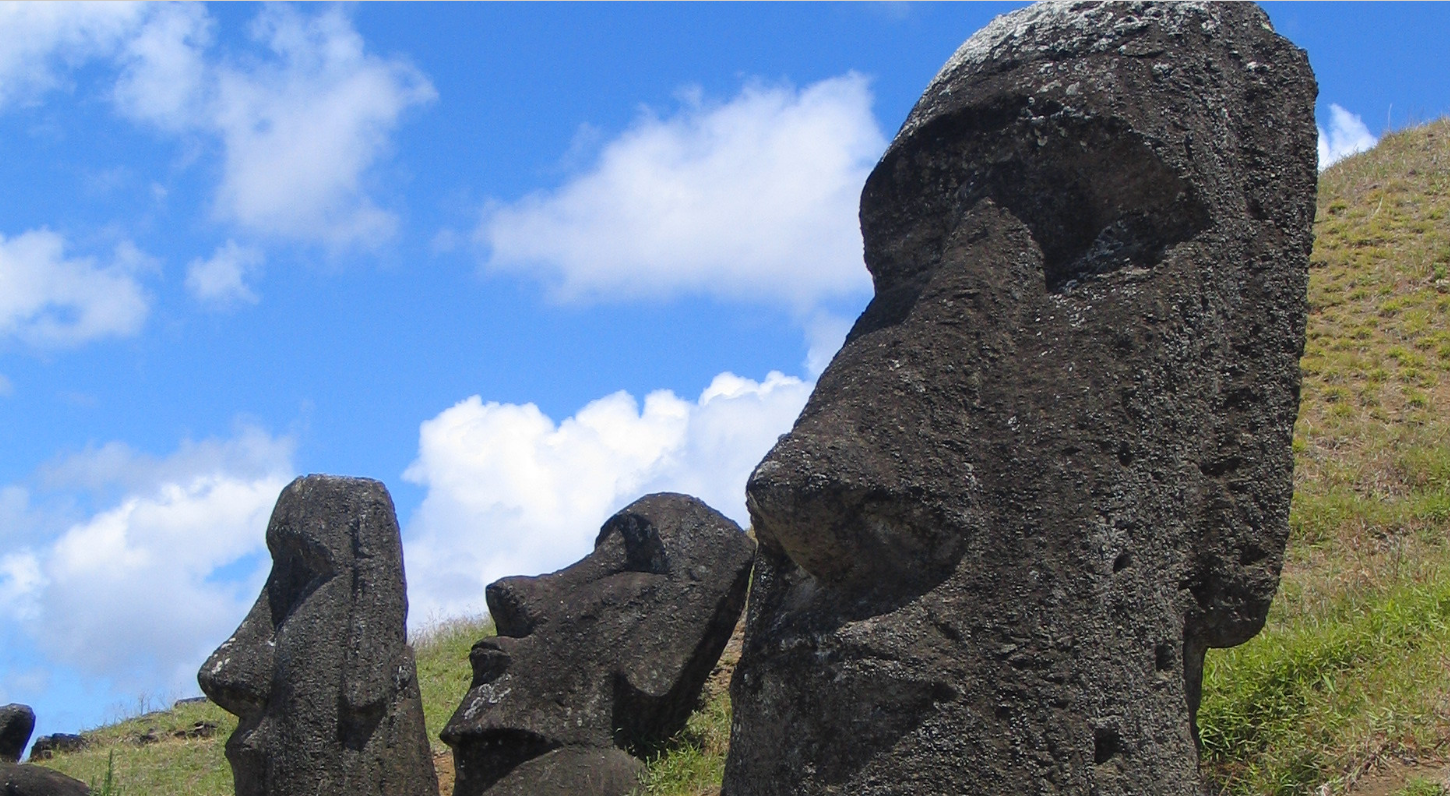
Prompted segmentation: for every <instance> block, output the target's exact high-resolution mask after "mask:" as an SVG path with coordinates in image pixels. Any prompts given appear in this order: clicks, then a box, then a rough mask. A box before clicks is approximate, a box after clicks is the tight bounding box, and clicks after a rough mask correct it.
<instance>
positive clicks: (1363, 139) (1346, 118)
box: [1317, 103, 1379, 171]
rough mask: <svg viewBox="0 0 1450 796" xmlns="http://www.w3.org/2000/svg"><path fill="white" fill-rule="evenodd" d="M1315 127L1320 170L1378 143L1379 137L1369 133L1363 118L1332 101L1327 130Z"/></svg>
mask: <svg viewBox="0 0 1450 796" xmlns="http://www.w3.org/2000/svg"><path fill="white" fill-rule="evenodd" d="M1317 129H1318V131H1319V170H1320V171H1324V170H1325V169H1327V168H1329V167H1330V166H1332V165H1334V163H1335V162H1337V161H1340V160H1343V159H1344V158H1347V157H1349V156H1350V155H1354V154H1358V153H1360V152H1364V151H1366V150H1368V149H1370V148H1371V147H1373V146H1374V145H1375V144H1377V143H1379V139H1377V138H1375V137H1374V136H1373V135H1372V134H1370V131H1369V128H1368V127H1366V126H1365V125H1364V120H1363V119H1361V118H1360V117H1359V116H1358V115H1356V114H1353V113H1350V112H1349V111H1347V110H1345V109H1344V108H1341V107H1340V106H1338V105H1335V104H1333V103H1330V105H1329V130H1328V131H1326V130H1325V129H1324V128H1323V127H1318V128H1317Z"/></svg>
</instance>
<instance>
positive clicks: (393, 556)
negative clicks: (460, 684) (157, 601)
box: [197, 475, 438, 796]
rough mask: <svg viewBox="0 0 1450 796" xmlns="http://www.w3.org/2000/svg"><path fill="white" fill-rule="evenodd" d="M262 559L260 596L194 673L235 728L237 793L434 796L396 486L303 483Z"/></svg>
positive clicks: (291, 488) (324, 480)
mask: <svg viewBox="0 0 1450 796" xmlns="http://www.w3.org/2000/svg"><path fill="white" fill-rule="evenodd" d="M267 549H268V550H269V551H271V554H272V572H271V574H270V575H269V576H268V578H267V584H266V586H265V587H263V589H262V594H261V596H260V597H258V598H257V602H256V604H255V605H254V606H253V607H252V610H251V612H250V613H248V614H247V616H246V618H245V619H243V620H242V624H241V626H240V627H238V628H237V631H236V632H235V633H233V634H232V636H231V638H229V639H227V640H226V641H225V642H223V643H222V645H221V647H219V648H218V649H217V650H216V652H214V653H212V656H211V658H209V659H208V660H207V662H206V663H205V664H204V665H203V666H202V668H201V672H200V673H199V674H198V676H197V680H198V681H199V682H200V684H201V690H202V691H203V692H204V693H205V694H206V695H207V696H208V697H209V698H210V699H211V700H212V701H213V702H215V703H217V704H218V705H220V706H222V707H223V708H225V709H226V710H227V711H229V712H231V713H233V714H235V715H236V716H237V717H238V718H239V719H240V722H239V723H238V726H237V730H236V732H234V733H233V734H232V736H231V737H230V738H229V739H227V744H226V754H227V760H228V761H229V762H230V763H231V766H232V775H233V779H234V781H235V784H236V793H237V796H437V794H438V778H437V774H436V772H435V771H434V769H433V758H432V755H431V753H430V750H429V745H428V736H427V731H426V729H425V727H424V724H423V705H422V701H421V699H420V697H419V693H418V677H417V672H416V670H415V666H414V662H413V651H412V648H410V647H409V646H408V644H407V638H406V621H407V615H408V600H407V587H406V584H405V581H404V577H403V548H402V542H401V539H400V536H399V532H398V521H397V517H396V514H395V512H394V509H393V502H392V499H391V498H390V497H389V496H388V491H387V489H386V488H384V487H383V485H382V484H381V483H379V482H377V481H372V480H368V479H361V478H339V477H334V476H325V475H309V476H306V477H303V478H298V479H297V480H295V481H293V482H292V483H291V484H289V485H288V486H287V487H286V488H285V489H283V490H282V495H281V497H279V498H278V500H277V506H276V508H275V509H274V510H273V512H272V518H271V521H270V522H269V523H268V525H267Z"/></svg>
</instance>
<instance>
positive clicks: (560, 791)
mask: <svg viewBox="0 0 1450 796" xmlns="http://www.w3.org/2000/svg"><path fill="white" fill-rule="evenodd" d="M643 772H644V763H642V762H640V760H639V759H638V758H636V757H633V756H632V755H630V754H628V753H626V752H622V751H620V750H619V749H615V748H614V747H608V748H603V749H600V748H595V747H592V746H562V747H560V748H558V749H555V750H554V751H552V752H546V753H544V754H542V755H540V756H538V757H535V758H533V759H531V760H527V761H525V762H523V763H521V764H519V765H518V766H517V767H515V768H514V769H513V770H512V771H510V772H509V773H507V774H505V775H504V777H503V778H502V779H500V780H499V781H498V782H495V783H494V784H493V787H491V788H489V789H488V796H620V794H627V793H632V792H634V790H635V789H636V788H638V787H639V776H640V774H642V773H643Z"/></svg>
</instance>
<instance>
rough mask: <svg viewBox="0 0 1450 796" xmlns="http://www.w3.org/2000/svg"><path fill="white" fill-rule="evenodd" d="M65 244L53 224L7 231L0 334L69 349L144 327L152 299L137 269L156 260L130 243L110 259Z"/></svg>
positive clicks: (0, 271)
mask: <svg viewBox="0 0 1450 796" xmlns="http://www.w3.org/2000/svg"><path fill="white" fill-rule="evenodd" d="M65 249H66V243H65V239H64V238H62V237H61V236H60V235H59V234H58V233H55V232H52V231H50V230H48V229H36V230H30V231H28V232H24V233H21V234H20V235H16V236H14V237H11V238H9V239H7V238H5V236H4V235H0V338H4V337H12V338H15V339H17V340H20V341H21V342H24V343H27V344H29V345H33V346H38V347H63V346H75V345H79V344H81V343H84V342H88V341H90V340H94V339H97V338H101V337H113V336H124V335H130V334H134V333H135V332H136V331H138V330H139V329H140V328H141V325H142V323H144V322H145V320H146V315H147V312H148V311H149V309H150V301H149V299H148V298H147V296H146V292H145V291H144V290H143V289H142V288H141V285H140V283H139V282H138V281H137V279H136V274H137V271H140V270H145V269H147V268H149V267H151V265H152V263H151V261H150V259H149V258H147V257H146V256H145V255H144V254H142V253H141V252H139V251H138V250H137V249H136V248H135V247H134V246H132V245H130V244H129V243H122V244H121V245H119V246H118V247H117V248H116V250H115V252H114V254H113V255H112V258H111V262H110V263H109V264H98V263H97V262H96V261H95V259H94V258H89V257H67V256H66V251H65Z"/></svg>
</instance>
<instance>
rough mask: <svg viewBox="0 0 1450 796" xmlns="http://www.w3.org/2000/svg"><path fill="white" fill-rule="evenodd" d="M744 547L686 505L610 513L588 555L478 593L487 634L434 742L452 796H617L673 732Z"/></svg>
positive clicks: (663, 502)
mask: <svg viewBox="0 0 1450 796" xmlns="http://www.w3.org/2000/svg"><path fill="white" fill-rule="evenodd" d="M754 554H755V543H754V542H753V541H751V539H750V537H748V536H746V535H745V533H744V532H743V531H741V530H740V526H738V525H736V524H735V523H734V522H731V521H730V520H729V519H728V518H726V517H725V516H723V515H721V514H720V513H719V512H717V511H715V510H714V509H712V508H710V507H709V506H707V505H705V504H704V503H703V502H701V501H699V500H697V499H695V498H692V497H689V496H687V495H675V494H655V495H648V496H646V497H643V498H640V499H639V500H637V501H635V502H633V503H631V504H630V505H628V506H626V507H625V508H623V509H621V510H620V511H619V513H617V514H615V515H614V516H613V517H611V518H610V519H609V520H608V521H606V522H605V523H604V526H603V527H602V528H600V530H599V536H598V538H597V539H596V541H595V543H594V551H593V552H591V553H590V554H589V555H588V556H586V557H585V558H584V559H582V560H580V561H578V562H577V563H575V564H573V565H571V566H569V567H566V568H565V569H562V570H559V571H558V572H554V573H551V574H548V575H539V576H536V577H511V578H504V579H503V580H500V581H497V582H495V583H493V584H491V585H489V587H488V589H487V590H486V592H485V596H486V598H487V600H488V610H489V614H490V615H491V616H492V617H493V620H494V622H495V624H496V626H497V628H498V635H497V636H495V637H492V638H486V639H483V640H482V641H480V642H478V643H477V644H475V645H474V647H473V651H472V652H471V653H470V655H469V659H470V661H471V662H472V664H473V683H472V685H471V686H470V690H469V692H468V694H467V696H465V697H464V698H463V702H462V704H460V705H459V706H458V710H457V712H456V713H454V715H453V718H452V719H451V720H450V721H449V722H448V726H447V727H445V728H444V729H443V734H442V735H443V740H444V741H446V742H447V743H448V744H449V745H450V746H452V747H453V754H454V765H455V769H456V771H457V780H456V782H455V784H454V793H455V794H456V796H479V795H480V794H489V796H511V795H512V794H519V796H549V795H550V794H558V796H623V794H626V793H629V792H632V791H633V790H634V789H635V788H636V786H637V785H638V773H639V771H640V770H641V769H642V767H643V764H642V763H640V762H639V761H638V760H637V759H636V757H635V756H637V755H643V754H644V753H646V752H647V751H648V750H649V749H650V748H651V745H652V744H654V743H657V742H659V741H662V740H664V739H666V738H668V737H669V736H670V735H672V734H674V733H675V732H677V731H678V730H679V729H681V728H682V727H684V724H685V720H686V719H688V718H689V715H690V712H691V711H692V710H694V708H695V706H696V704H697V702H698V701H699V696H700V691H701V688H702V687H703V686H704V684H705V680H706V679H707V678H708V677H709V675H710V671H711V669H712V667H714V665H715V663H716V661H717V660H719V658H720V653H721V651H722V650H723V649H724V648H725V644H726V642H727V641H729V639H730V634H731V632H732V631H733V630H734V628H735V625H736V623H737V622H738V621H739V619H740V611H741V609H742V608H743V607H744V605H745V591H746V585H747V583H748V581H749V577H750V565H751V561H752V559H753V557H754Z"/></svg>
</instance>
